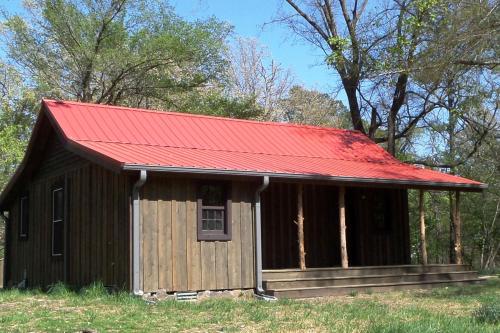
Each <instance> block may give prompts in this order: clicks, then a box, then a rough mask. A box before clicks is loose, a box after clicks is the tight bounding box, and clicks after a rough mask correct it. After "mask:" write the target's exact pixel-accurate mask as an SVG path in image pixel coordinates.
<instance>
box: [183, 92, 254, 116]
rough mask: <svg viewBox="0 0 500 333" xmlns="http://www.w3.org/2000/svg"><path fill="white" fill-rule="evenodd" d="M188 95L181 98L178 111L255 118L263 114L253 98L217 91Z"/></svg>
mask: <svg viewBox="0 0 500 333" xmlns="http://www.w3.org/2000/svg"><path fill="white" fill-rule="evenodd" d="M189 96H190V97H189V98H186V99H183V104H182V105H180V106H179V107H178V110H179V111H183V112H188V113H197V114H204V115H210V116H220V117H229V118H240V119H256V118H259V117H260V116H261V115H262V114H263V109H262V108H261V107H259V106H258V105H257V103H255V99H253V98H232V97H228V96H224V95H223V94H222V93H220V92H217V91H208V92H206V93H197V92H194V93H191V94H190V95H189Z"/></svg>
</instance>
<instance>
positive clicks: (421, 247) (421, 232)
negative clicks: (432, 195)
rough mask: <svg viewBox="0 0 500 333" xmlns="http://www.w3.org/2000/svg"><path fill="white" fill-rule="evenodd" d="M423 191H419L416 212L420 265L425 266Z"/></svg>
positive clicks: (425, 244) (425, 245)
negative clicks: (418, 219) (418, 217)
mask: <svg viewBox="0 0 500 333" xmlns="http://www.w3.org/2000/svg"><path fill="white" fill-rule="evenodd" d="M424 207H425V202H424V190H420V191H419V205H418V211H419V215H420V259H421V263H422V265H427V243H426V241H425V214H424Z"/></svg>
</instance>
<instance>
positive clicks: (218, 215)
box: [198, 182, 231, 241]
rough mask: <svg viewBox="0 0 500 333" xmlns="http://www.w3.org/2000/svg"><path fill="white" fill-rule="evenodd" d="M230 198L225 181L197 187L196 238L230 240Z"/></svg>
mask: <svg viewBox="0 0 500 333" xmlns="http://www.w3.org/2000/svg"><path fill="white" fill-rule="evenodd" d="M230 209H231V199H230V198H229V186H228V184H226V183H222V182H220V183H219V182H214V183H202V184H200V185H199V187H198V240H214V241H215V240H220V241H227V240H231V218H230V217H231V214H230Z"/></svg>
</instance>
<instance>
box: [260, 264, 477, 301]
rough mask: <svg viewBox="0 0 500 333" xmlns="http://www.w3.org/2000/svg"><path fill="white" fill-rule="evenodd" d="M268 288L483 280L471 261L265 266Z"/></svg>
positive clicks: (306, 293)
mask: <svg viewBox="0 0 500 333" xmlns="http://www.w3.org/2000/svg"><path fill="white" fill-rule="evenodd" d="M263 280H264V288H265V289H266V291H267V293H268V294H271V295H274V296H276V297H278V298H307V297H320V296H334V295H346V294H350V293H353V292H361V293H363V292H384V291H389V290H404V289H420V288H422V289H424V288H432V287H435V286H443V285H463V284H471V283H481V282H482V281H483V280H482V279H479V278H478V276H477V272H475V271H472V270H470V267H468V266H467V265H427V266H419V265H401V266H372V267H352V268H347V269H342V268H337V267H333V268H310V269H307V270H305V271H301V270H300V269H283V270H279V269H278V270H264V271H263Z"/></svg>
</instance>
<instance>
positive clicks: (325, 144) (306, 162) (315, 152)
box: [43, 100, 484, 188]
mask: <svg viewBox="0 0 500 333" xmlns="http://www.w3.org/2000/svg"><path fill="white" fill-rule="evenodd" d="M43 104H44V105H45V107H46V108H45V110H46V111H48V114H49V116H50V118H51V119H52V121H53V123H54V124H55V125H56V127H58V128H59V130H60V132H61V134H62V135H63V136H64V137H65V139H66V140H67V141H68V142H69V143H71V144H72V145H73V146H74V147H76V148H81V149H82V150H84V151H86V152H87V153H88V152H90V153H94V154H95V155H96V156H97V157H100V158H104V159H106V160H108V161H109V162H111V163H114V164H115V165H117V166H118V167H120V168H122V169H141V168H146V169H157V170H163V171H169V170H171V171H182V170H184V171H189V170H193V171H194V170H196V171H197V172H200V171H207V172H210V171H213V172H215V171H217V172H219V173H224V172H227V173H233V174H249V175H260V174H269V175H271V176H273V175H275V176H280V177H299V178H300V177H304V178H306V177H318V178H321V177H326V178H329V179H330V178H331V179H336V178H338V179H339V180H351V181H356V180H358V181H368V182H369V181H370V180H378V181H384V182H386V183H407V184H415V185H418V184H428V183H435V184H434V185H437V186H439V185H442V186H444V185H446V186H457V187H464V188H465V187H473V188H474V187H483V186H484V185H483V184H481V183H479V182H476V181H473V180H469V179H466V178H462V177H457V176H452V175H449V174H445V173H441V172H437V171H433V170H429V169H422V168H418V167H415V166H412V165H408V164H405V163H402V162H400V161H398V160H397V159H395V158H393V157H392V156H391V155H389V154H388V153H387V152H386V151H385V150H384V149H382V148H381V147H380V146H378V145H377V144H375V143H373V142H372V141H371V140H369V139H368V138H367V137H366V136H365V135H363V134H362V133H360V132H357V131H350V130H340V129H332V128H324V127H314V126H303V125H294V124H286V123H271V122H257V121H247V120H238V119H229V118H219V117H209V116H200V115H192V114H185V113H175V112H162V111H151V110H143V109H133V108H125V107H117V106H109V105H98V104H86V103H76V102H60V101H53V100H44V101H43Z"/></svg>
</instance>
